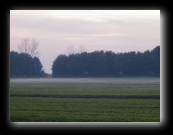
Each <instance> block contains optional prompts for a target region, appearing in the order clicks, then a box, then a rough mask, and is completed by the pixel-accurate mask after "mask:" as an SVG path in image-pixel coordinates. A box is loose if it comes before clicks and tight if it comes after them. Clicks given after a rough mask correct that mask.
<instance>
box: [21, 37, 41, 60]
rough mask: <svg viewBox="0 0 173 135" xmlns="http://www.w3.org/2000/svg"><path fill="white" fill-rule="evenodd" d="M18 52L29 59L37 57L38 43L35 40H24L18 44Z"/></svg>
mask: <svg viewBox="0 0 173 135" xmlns="http://www.w3.org/2000/svg"><path fill="white" fill-rule="evenodd" d="M18 51H19V52H21V53H27V54H29V55H30V56H31V57H35V56H37V55H38V42H37V41H36V40H35V39H32V42H31V40H30V39H28V38H24V39H22V40H21V41H20V43H19V44H18Z"/></svg>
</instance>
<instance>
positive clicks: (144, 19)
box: [10, 10, 160, 73]
mask: <svg viewBox="0 0 173 135" xmlns="http://www.w3.org/2000/svg"><path fill="white" fill-rule="evenodd" d="M23 38H29V39H33V38H34V39H36V40H37V41H38V43H39V55H38V57H39V58H40V61H41V63H42V64H43V68H44V70H45V72H46V73H51V72H52V71H51V67H52V63H53V61H54V60H55V59H56V57H57V56H58V55H60V54H68V51H67V50H68V49H67V48H72V46H73V49H74V50H75V52H79V50H80V46H82V50H85V51H87V52H91V51H95V50H104V51H106V50H111V51H114V52H128V51H141V52H143V51H145V50H152V49H153V48H154V47H156V46H157V45H160V10H11V11H10V51H12V50H13V51H18V50H17V44H18V43H19V42H20V41H21V39H23Z"/></svg>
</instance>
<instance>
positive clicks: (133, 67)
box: [10, 46, 160, 77]
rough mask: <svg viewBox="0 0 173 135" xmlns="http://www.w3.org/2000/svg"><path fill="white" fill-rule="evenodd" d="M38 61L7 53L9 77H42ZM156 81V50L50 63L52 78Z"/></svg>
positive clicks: (26, 55)
mask: <svg viewBox="0 0 173 135" xmlns="http://www.w3.org/2000/svg"><path fill="white" fill-rule="evenodd" d="M46 76H47V75H46V73H45V72H44V70H43V66H42V63H41V62H40V60H39V58H38V57H36V56H33V55H31V54H29V53H27V52H20V53H18V52H14V51H12V52H10V77H46ZM128 76H129V77H130V76H155V77H160V46H157V47H155V48H154V49H153V50H151V51H149V50H146V51H145V52H143V53H142V52H134V51H131V52H126V53H114V52H112V51H94V52H81V53H72V54H70V55H65V54H61V55H59V56H57V58H56V59H55V60H54V61H53V65H52V77H128Z"/></svg>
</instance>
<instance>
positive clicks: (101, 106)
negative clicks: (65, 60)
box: [9, 78, 160, 122]
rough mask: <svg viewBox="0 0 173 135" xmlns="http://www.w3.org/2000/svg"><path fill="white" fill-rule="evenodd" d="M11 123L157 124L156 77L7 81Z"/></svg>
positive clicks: (158, 96) (158, 97) (157, 88)
mask: <svg viewBox="0 0 173 135" xmlns="http://www.w3.org/2000/svg"><path fill="white" fill-rule="evenodd" d="M9 94H10V98H9V99H10V121H11V122H160V78H57V79H41V78H40V79H39V78H38V79H10V90H9Z"/></svg>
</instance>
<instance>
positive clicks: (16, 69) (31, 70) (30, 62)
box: [10, 51, 46, 77]
mask: <svg viewBox="0 0 173 135" xmlns="http://www.w3.org/2000/svg"><path fill="white" fill-rule="evenodd" d="M45 75H46V74H45V73H44V71H43V69H42V64H41V62H40V60H39V58H37V57H34V58H32V57H31V56H30V55H29V54H27V53H18V52H14V51H12V52H10V77H44V76H45Z"/></svg>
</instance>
